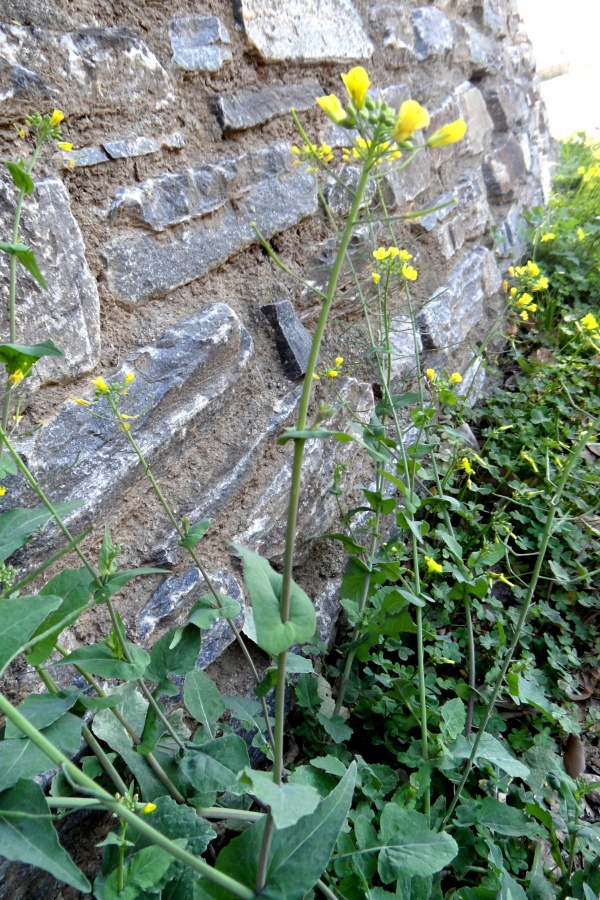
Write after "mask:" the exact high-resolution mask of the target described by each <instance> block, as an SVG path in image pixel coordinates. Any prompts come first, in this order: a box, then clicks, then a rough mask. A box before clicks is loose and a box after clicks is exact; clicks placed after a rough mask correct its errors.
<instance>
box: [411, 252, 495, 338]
mask: <svg viewBox="0 0 600 900" xmlns="http://www.w3.org/2000/svg"><path fill="white" fill-rule="evenodd" d="M500 281H501V276H500V272H499V271H498V266H497V265H496V261H495V259H494V254H493V253H492V252H491V250H487V249H486V248H485V247H477V248H476V249H474V250H470V251H469V252H467V253H466V254H465V256H464V257H463V259H462V260H461V261H460V263H458V265H457V266H455V267H454V269H453V270H452V273H451V275H450V278H449V279H448V283H447V284H446V285H445V286H443V287H441V288H440V289H439V290H437V291H436V292H435V293H434V295H433V298H432V299H431V300H430V301H429V303H427V305H426V306H424V307H423V309H422V310H421V312H420V313H419V315H418V317H417V322H418V324H419V328H420V330H421V334H422V337H423V346H424V347H425V349H430V350H433V349H439V350H441V349H445V348H449V349H451V348H452V347H455V346H457V345H459V344H460V343H462V341H464V340H465V338H466V337H467V335H468V334H469V332H470V331H471V330H472V329H473V328H475V326H476V325H478V324H479V322H480V321H481V319H482V318H483V315H484V303H485V300H486V299H487V298H488V297H489V296H491V294H492V293H493V289H494V285H496V284H497V285H498V287H499V286H500Z"/></svg>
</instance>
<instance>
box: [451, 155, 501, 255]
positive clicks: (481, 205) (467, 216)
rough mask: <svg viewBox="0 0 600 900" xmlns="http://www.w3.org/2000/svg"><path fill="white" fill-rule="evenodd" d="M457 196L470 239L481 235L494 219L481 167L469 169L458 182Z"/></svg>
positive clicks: (465, 228)
mask: <svg viewBox="0 0 600 900" xmlns="http://www.w3.org/2000/svg"><path fill="white" fill-rule="evenodd" d="M456 196H457V197H458V202H459V211H460V215H461V218H462V221H463V225H464V231H465V238H466V239H467V240H468V241H471V240H473V239H474V238H479V237H481V235H482V234H484V233H485V232H486V231H487V228H488V223H489V222H490V221H491V219H492V214H491V212H490V206H489V203H488V198H487V192H486V188H485V183H484V181H483V174H482V172H481V169H469V170H468V171H466V172H464V173H463V174H462V175H461V176H460V178H459V179H458V181H457V182H456Z"/></svg>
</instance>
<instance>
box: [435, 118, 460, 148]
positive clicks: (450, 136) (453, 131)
mask: <svg viewBox="0 0 600 900" xmlns="http://www.w3.org/2000/svg"><path fill="white" fill-rule="evenodd" d="M466 133H467V123H466V122H465V120H464V119H457V120H456V122H450V123H449V124H448V125H442V127H441V128H438V130H437V131H436V132H435V133H434V134H432V135H431V137H430V138H429V140H428V141H427V144H428V146H429V147H445V146H446V145H447V144H456V142H457V141H460V140H462V139H463V138H464V136H465V134H466Z"/></svg>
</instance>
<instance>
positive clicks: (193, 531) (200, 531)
mask: <svg viewBox="0 0 600 900" xmlns="http://www.w3.org/2000/svg"><path fill="white" fill-rule="evenodd" d="M210 523H211V519H203V520H202V522H198V523H197V524H196V525H192V527H191V528H190V530H189V531H188V533H187V536H186V537H185V538H182V540H180V541H178V543H179V545H180V546H181V547H185V549H186V550H193V549H194V547H195V546H196V544H198V543H199V542H200V541H201V540H202V538H203V537H204V535H205V534H206V532H207V531H208V529H209V528H210Z"/></svg>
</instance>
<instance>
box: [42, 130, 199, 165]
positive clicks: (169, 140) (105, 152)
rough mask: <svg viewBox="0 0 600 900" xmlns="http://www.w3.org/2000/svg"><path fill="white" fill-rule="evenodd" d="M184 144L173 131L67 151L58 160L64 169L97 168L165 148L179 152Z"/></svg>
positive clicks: (179, 134) (182, 139)
mask: <svg viewBox="0 0 600 900" xmlns="http://www.w3.org/2000/svg"><path fill="white" fill-rule="evenodd" d="M184 144H185V138H184V137H183V135H182V134H181V132H180V131H175V132H173V134H164V135H162V136H161V137H158V138H154V137H144V136H142V135H140V136H138V137H133V138H128V139H127V140H120V141H107V142H106V143H104V144H102V145H101V146H100V147H82V148H80V149H78V150H69V151H68V152H67V153H61V156H60V160H61V164H62V167H63V168H64V169H72V168H76V169H80V168H82V167H87V166H97V165H98V164H99V163H106V162H110V161H111V160H113V159H127V158H129V157H132V156H147V155H149V154H150V153H158V151H159V150H160V149H162V147H167V148H168V149H169V150H181V148H182V147H183V146H184ZM73 164H74V165H73Z"/></svg>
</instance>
